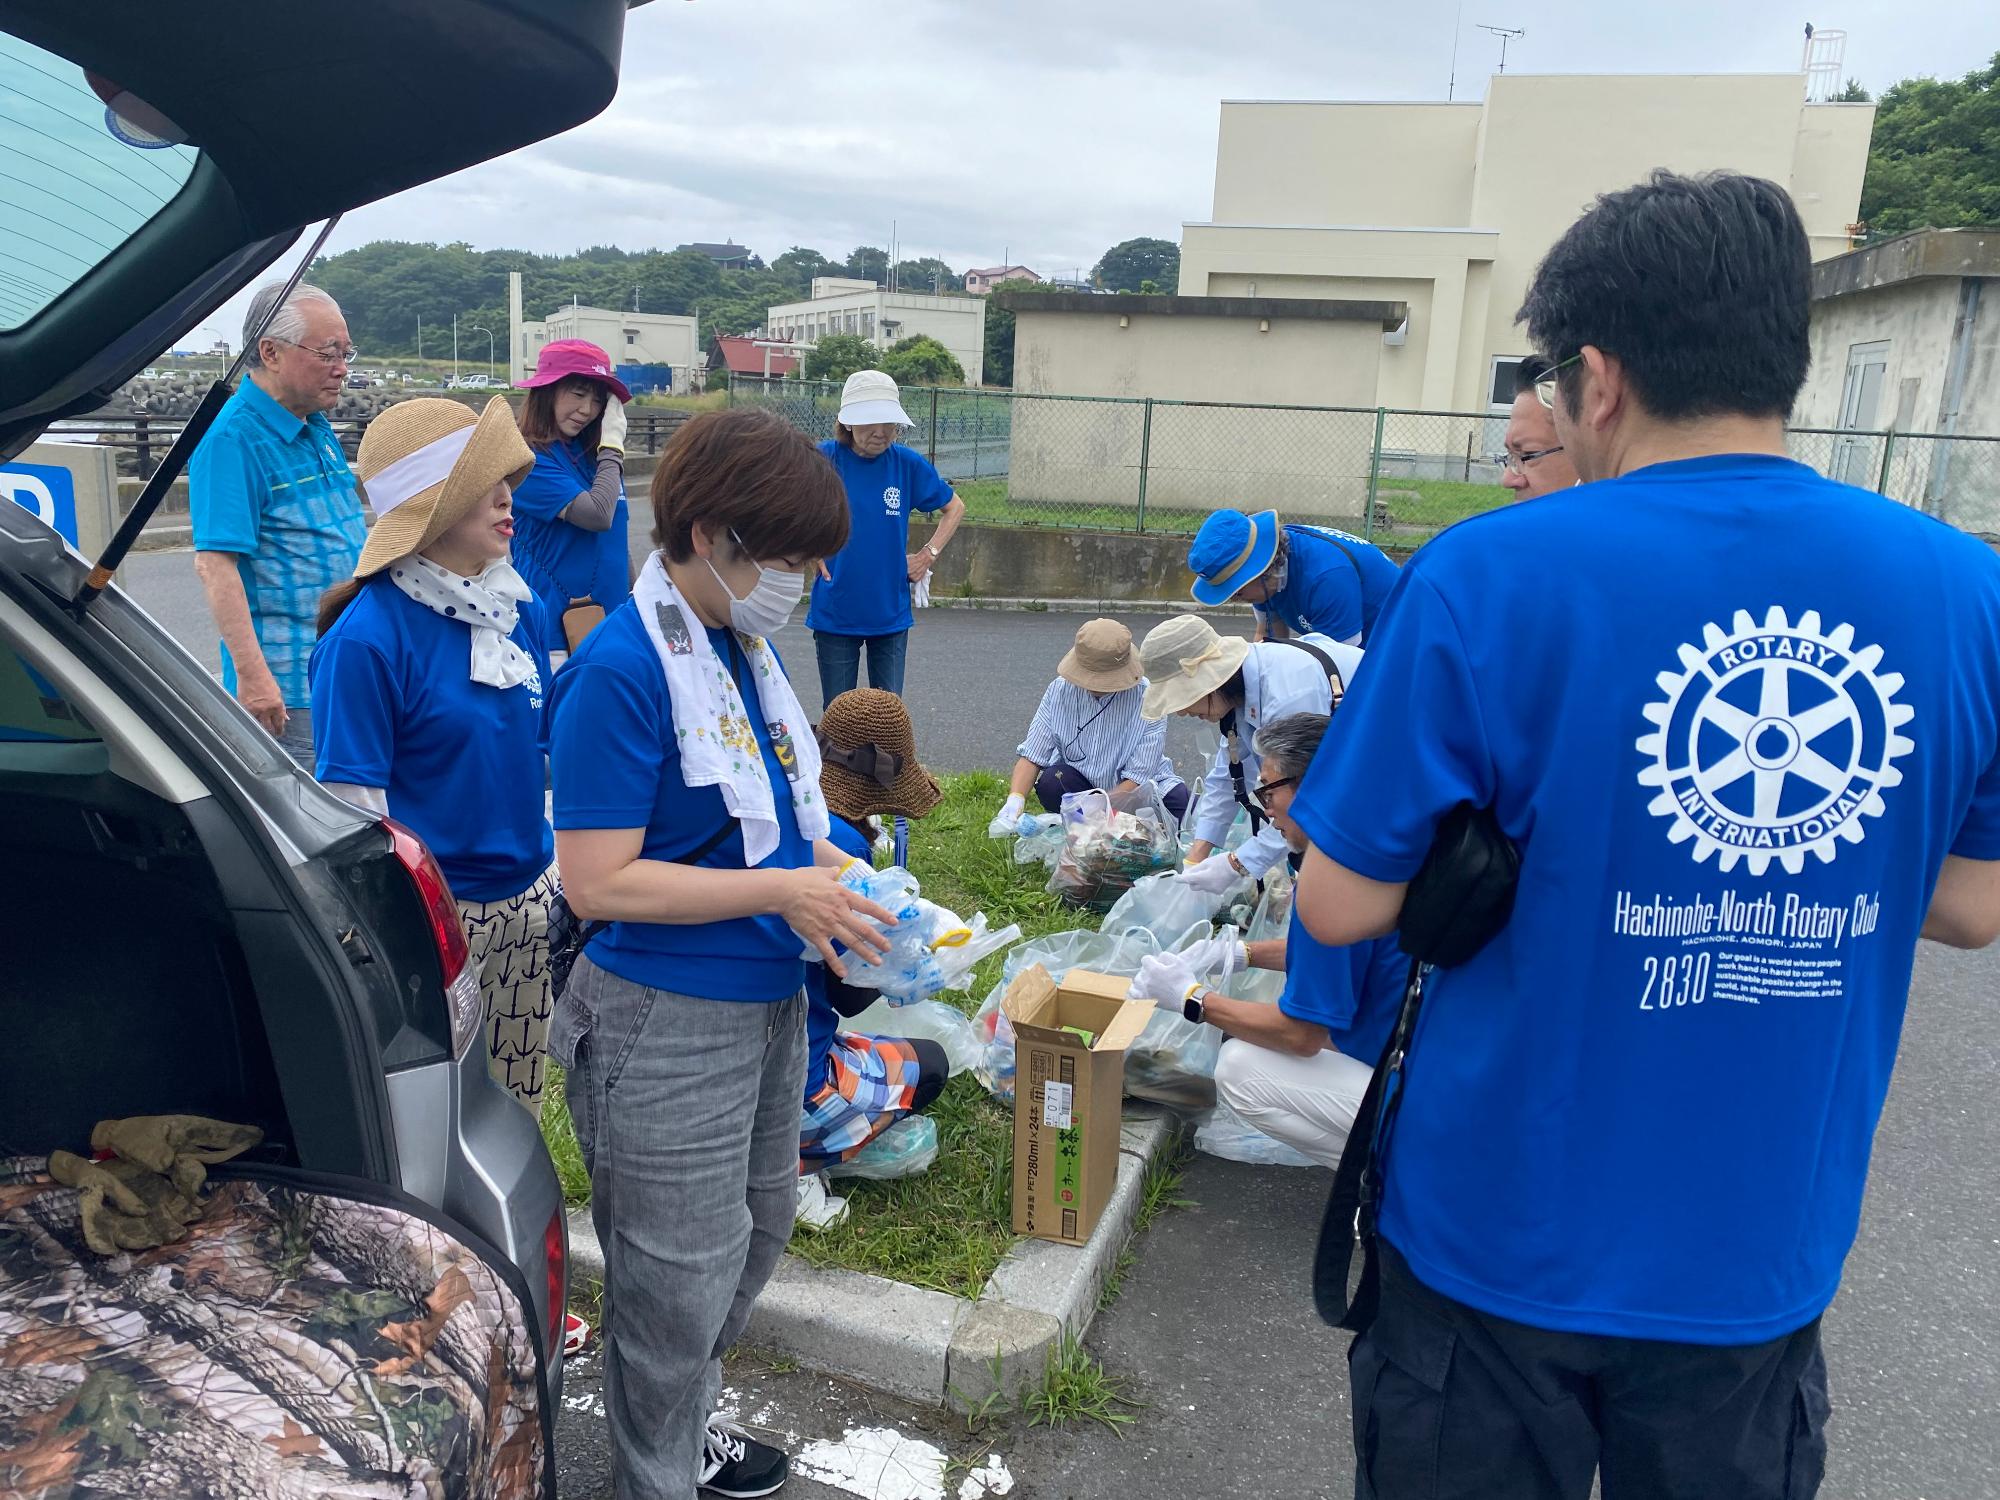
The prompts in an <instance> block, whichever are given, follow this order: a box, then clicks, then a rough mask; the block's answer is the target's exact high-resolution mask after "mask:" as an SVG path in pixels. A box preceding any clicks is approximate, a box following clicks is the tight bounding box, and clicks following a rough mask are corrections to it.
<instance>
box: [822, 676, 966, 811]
mask: <svg viewBox="0 0 2000 1500" xmlns="http://www.w3.org/2000/svg"><path fill="white" fill-rule="evenodd" d="M818 738H819V754H820V762H821V765H820V774H819V789H820V795H821V796H823V797H825V798H826V805H827V807H828V808H829V809H831V810H832V811H833V812H836V813H838V814H840V816H841V817H843V818H855V819H859V818H866V817H870V816H873V815H875V814H886V815H888V816H892V817H899V818H921V817H923V816H924V814H926V813H928V812H929V811H930V810H931V809H932V808H934V807H936V806H937V805H938V803H939V802H941V801H943V800H944V792H943V791H942V790H941V789H940V788H939V786H938V784H937V778H936V777H934V776H932V775H931V773H930V772H929V771H926V770H925V769H924V768H923V767H922V766H921V765H919V764H917V737H916V733H915V731H914V730H912V729H911V728H910V711H909V710H908V709H907V708H905V707H903V700H902V699H901V698H898V697H897V696H896V695H895V694H894V693H889V692H884V691H883V690H882V689H881V688H853V689H850V690H849V691H847V692H845V693H842V694H841V695H840V696H839V697H838V698H835V699H834V700H833V702H831V703H829V704H827V706H826V713H825V715H824V716H822V718H821V719H820V721H819V730H818Z"/></svg>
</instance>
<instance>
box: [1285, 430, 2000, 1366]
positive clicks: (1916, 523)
mask: <svg viewBox="0 0 2000 1500" xmlns="http://www.w3.org/2000/svg"><path fill="white" fill-rule="evenodd" d="M1996 640H2000V558H1996V557H1995V556H1994V554H1993V553H1992V552H1991V551H1990V550H1989V549H1988V548H1987V547H1986V545H1985V544H1984V543H1982V542H1980V541H1979V540H1978V539H1977V538H1975V537H1972V536H1968V535H1966V534H1965V533H1963V532H1959V531H1955V530H1953V529H1952V528H1950V527H1948V526H1945V525H1942V524H1941V523H1939V522H1937V521H1934V520H1932V519H1930V518H1929V517H1927V516H1924V515H1921V514H1919V513H1918V512H1916V511H1913V510H1910V509H1908V508H1907V507H1904V506H1901V505H1897V504H1895V503H1893V502H1891V501H1888V500H1885V499H1883V498H1881V497H1880V496H1877V495H1873V494H1869V493H1867V492H1866V491H1863V490H1857V489H1849V488H1847V487H1845V486H1842V485H1837V484H1833V483H1831V482H1829V481H1827V480H1824V479H1821V478H1819V477H1818V476H1817V475H1815V474H1814V473H1813V472H1812V471H1811V470H1809V469H1807V468H1805V467H1803V466H1801V465H1799V464H1795V463H1792V462H1790V461H1789V460H1787V459H1783V458H1777V457H1762V456H1755V455H1729V456H1721V457H1714V458H1698V459H1688V460H1683V461H1679V462H1673V463H1662V464H1655V465H1652V466H1650V467H1647V468H1643V469H1640V470H1637V471H1635V472H1634V473H1632V474H1629V475H1627V476H1625V477H1624V478H1622V479H1617V480H1613V481H1609V482H1605V483H1598V484H1591V485H1585V486H1582V487H1579V488H1576V489H1571V490H1565V491H1563V492H1561V493H1560V494H1556V495H1550V496H1547V497H1545V498H1543V499H1541V500H1537V501H1536V502H1535V503H1534V504H1533V505H1519V506H1513V507H1511V508H1509V509H1507V510H1503V511H1495V512H1493V513H1491V514H1489V515H1485V516H1481V517H1478V518H1475V519H1473V520H1471V521H1467V522H1464V523H1461V524H1460V525H1458V526H1455V527H1453V528H1452V529H1451V530H1450V531H1448V532H1446V533H1445V534H1444V535H1443V536H1441V537H1439V538H1438V539H1437V540H1435V541H1433V542H1432V543H1430V545H1428V546H1427V547H1425V548H1424V549H1423V551H1422V552H1420V553H1418V554H1417V556H1416V558H1415V559H1414V560H1413V561H1412V562H1411V563H1410V565H1409V566H1408V567H1406V568H1405V569H1404V570H1403V578H1402V582H1401V583H1400V584H1399V585H1398V587H1397V590H1396V592H1395V594H1394V596H1393V597H1392V598H1391V599H1390V601H1389V604H1388V607H1387V608H1386V610H1385V611H1384V612H1383V616H1382V622H1381V626H1380V628H1379V630H1378V631H1377V634H1376V636H1375V637H1374V639H1373V640H1372V641H1371V642H1370V643H1369V649H1368V654H1367V658H1366V660H1365V661H1364V662H1363V663H1362V665H1361V668H1360V671H1359V672H1358V674H1357V678H1356V681H1355V684H1354V687H1353V690H1352V691H1351V692H1350V693H1349V694H1348V697H1347V701H1346V702H1345V703H1343V704H1342V705H1341V709H1340V712H1339V713H1338V714H1337V715H1335V717H1334V721H1333V725H1332V728H1331V730H1330V731H1329V733H1328V737H1327V741H1326V744H1325V745H1324V747H1323V748H1322V749H1321V751H1320V753H1319V755H1318V757H1317V758H1316V759H1315V761H1314V763H1313V767H1312V770H1311V772H1310V773H1309V774H1308V775H1307V777H1306V779H1305V782H1304V783H1303V785H1302V786H1301V788H1300V791H1299V795H1298V798H1297V800H1296V802H1295V804H1294V811H1293V814H1292V815H1293V817H1294V818H1295V819H1296V820H1297V821H1298V822H1299V824H1300V825H1301V826H1302V827H1304V828H1305V829H1306V831H1307V833H1308V835H1309V836H1310V837H1311V839H1312V840H1313V842H1314V843H1315V844H1316V845H1317V846H1318V847H1319V848H1320V849H1321V850H1323V851H1324V852H1325V853H1326V854H1327V855H1328V856H1329V857H1330V858H1332V859H1333V860H1334V861H1336V862H1337V863H1339V864H1341V865H1344V866H1346V867H1347V868H1348V869H1350V870H1353V871H1355V872H1357V873H1358V874H1361V875H1364V876H1367V877H1369V878H1372V879H1376V880H1383V881H1403V880H1407V879H1409V878H1410V876H1411V875H1413V874H1414V873H1415V872H1416V870H1417V867H1418V865H1419V864H1420V862H1421V861H1422V859H1423V857H1424V853H1425V850H1426V848H1427V847H1428V846H1429V843H1430V840H1431V836H1432V833H1433V831H1434V829H1435V828H1436V826H1437V823H1438V820H1439V819H1440V818H1441V817H1442V816H1443V815H1444V814H1445V813H1446V812H1447V811H1448V810H1449V809H1451V808H1452V807H1453V806H1455V805H1456V804H1458V803H1460V802H1465V801H1469V802H1472V803H1474V804H1476V805H1479V806H1487V805H1492V806H1494V807H1495V808H1496V810H1497V814H1498V816H1499V819H1500V822H1501V824H1502V826H1503V827H1504V828H1505V829H1506V831H1507V833H1508V835H1509V836H1510V837H1511V838H1513V839H1514V840H1515V841H1516V842H1517V843H1518V844H1519V846H1520V848H1521V855H1522V868H1521V880H1520V889H1519V894H1518V897H1517V900H1516V902H1515V906H1514V914H1513V919H1512V921H1511V922H1510V923H1509V924H1508V926H1507V927H1506V929H1505V930H1504V931H1503V932H1502V933H1501V934H1500V935H1499V937H1498V938H1497V939H1495V940H1494V942H1493V943H1491V944H1490V945H1489V946H1488V947H1487V948H1486V949H1485V950H1484V951H1483V952H1482V953H1480V954H1479V955H1478V956H1477V957H1476V958H1474V959H1473V960H1472V961H1471V962H1469V963H1467V964H1466V965H1464V966H1463V967H1461V968H1458V969H1453V970H1450V971H1447V972H1443V973H1440V974H1438V975H1437V976H1436V977H1435V980H1434V982H1433V984H1432V985H1431V987H1430V989H1429V991H1428V993H1427V995H1426V999H1425V1004H1424V1011H1423V1015H1422V1018H1421V1020H1420V1021H1419V1023H1418V1033H1419V1034H1418V1035H1417V1037H1416V1038H1415V1040H1414V1044H1413V1046H1412V1049H1411V1053H1410V1063H1409V1069H1408V1073H1407V1093H1406V1095H1405V1102H1404V1105H1403V1109H1402V1114H1401V1117H1400V1119H1399V1120H1398V1122H1397V1126H1396V1135H1395V1141H1394V1145H1393V1148H1392V1150H1391V1153H1390V1160H1389V1165H1388V1175H1389V1182H1390V1186H1389V1190H1388V1194H1387V1206H1386V1211H1385V1216H1384V1218H1383V1221H1382V1231H1383V1233H1384V1235H1385V1236H1386V1237H1387V1238H1388V1239H1389V1240H1391V1241H1392V1242H1393V1243H1394V1244H1395V1245H1396V1247H1397V1248H1398V1249H1399V1250H1401V1251H1402V1253H1403V1254H1404V1255H1405V1256H1406V1257H1407V1258H1408V1260H1409V1262H1410V1265H1411V1267H1412V1269H1413V1270H1414V1271H1415V1272H1416V1274H1417V1276H1418V1277H1419V1278H1420V1279H1421V1280H1423V1281H1424V1282H1425V1283H1426V1284H1428V1285H1429V1286H1431V1287H1433V1288H1434V1289H1436V1290H1438V1291H1440V1292H1443V1293H1445V1294H1446V1295H1448V1296H1450V1297H1454V1298H1456V1299H1458V1300H1459V1301H1462V1302H1466V1303H1469V1304H1470V1305H1472V1306H1473V1307H1476V1308H1479V1309H1481V1310H1483V1311H1486V1312H1489V1313H1493V1314H1496V1315H1498V1316H1501V1317H1505V1318H1511V1319H1514V1320H1516V1321H1518V1322H1523V1323H1528V1324H1532V1325H1534V1326H1537V1327H1541V1328H1550V1329H1558V1330H1565V1331H1573V1332H1582V1333H1592V1334H1606V1335H1617V1336H1629V1337H1637V1338H1650V1339H1671V1340H1681V1341H1686V1342H1692V1343H1703V1344H1751V1343H1758V1342H1761V1341H1764V1340H1767V1339H1772V1338H1777V1337H1780V1336H1782V1335H1784V1334H1786V1333H1789V1332H1791V1331H1793V1330H1796V1329H1798V1328H1800V1327H1802V1326H1803V1325H1805V1324H1806V1323H1808V1322H1810V1321H1811V1320H1812V1319H1813V1318H1814V1317H1816V1316H1818V1315H1819V1313H1820V1312H1822V1311H1823V1310H1824V1309H1825V1308H1826V1306H1827V1304H1828V1302H1830V1301H1831V1300H1832V1297H1833V1294H1834V1291H1835V1288H1836V1286H1837V1285H1838V1282H1839V1279H1840V1268H1841V1262H1842V1260H1843V1259H1844V1258H1845V1256H1846V1254H1847V1251H1848V1248H1849V1246H1850V1245H1851V1244H1852V1243H1853V1240H1854V1234H1855V1230H1856V1228H1857V1225H1858V1223H1859V1219H1860V1213H1861V1199H1862V1190H1863V1187H1864V1186H1865V1183H1866V1179H1867V1174H1868V1157H1869V1150H1870V1146H1871V1144H1872V1141H1873V1136H1874V1132H1875V1123H1876V1120H1877V1118H1878V1117H1879V1115H1880V1113H1881V1110H1882V1102H1883V1098H1884V1096H1885V1095H1886V1093H1887V1091H1888V1087H1889V1074H1890V1069H1891V1067H1892V1065H1893V1064H1894V1061H1895V1055H1896V1046H1897V1041H1898V1038H1899V1035H1900V1032H1901V1027H1902V1020H1903V1007H1904V1003H1905V998H1906V996H1907V994H1908V991H1909V985H1910V969H1911V964H1912V961H1913V954H1914V950H1915V947H1916V940H1917V933H1918V929H1919V927H1920V926H1921V924H1922V921H1923V917H1924V913H1925V909H1926V908H1927V906H1928V905H1929V903H1930V899H1931V893H1932V890H1933V888H1934V886H1935V883H1936V879H1937V873H1938V869H1939V867H1940V865H1941V864H1942V862H1943V860H1944V858H1945V856H1946V854H1947V853H1956V854H1960V855H1964V856H1966V857H1969V858H1973V859H1982V860H1990V859H1996V858H2000V767H1996V764H1995V754H1996V749H2000V652H1996V651H1995V648H1994V643H1995V641H1996ZM1360 799H1365V800H1366V802H1367V805H1368V807H1369V809H1370V816H1369V817H1368V818H1367V819H1366V820H1365V821H1360V820H1355V819H1352V818H1342V817H1340V816H1339V812H1340V809H1342V808H1347V807H1352V806H1354V805H1355V803H1356V801H1357V800H1360Z"/></svg>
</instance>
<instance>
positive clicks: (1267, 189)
mask: <svg viewBox="0 0 2000 1500" xmlns="http://www.w3.org/2000/svg"><path fill="white" fill-rule="evenodd" d="M1873 123H1874V106H1873V105H1868V104H1808V103H1806V102H1805V82H1804V78H1803V75H1801V74H1797V73H1780V74H1713V75H1686V76H1645V75H1634V76H1576V77H1560V76H1539V77H1538V76H1533V75H1523V74H1506V75H1502V76H1499V77H1495V78H1493V79H1491V80H1490V81H1489V86H1488V90H1487V97H1486V99H1485V100H1484V102H1480V103H1466V104H1364V103H1347V102H1319V101H1275V100H1228V101H1225V102H1224V103H1223V105H1222V120H1221V130H1220V135H1219V139H1218V144H1217V149H1216V167H1215V198H1214V204H1213V211H1212V213H1211V216H1210V217H1209V218H1208V219H1205V220H1201V221H1197V222H1191V223H1188V224H1186V225H1185V226H1184V227H1183V233H1182V240H1181V271H1180V292H1181V294H1182V295H1183V296H1208V297H1259V298H1265V297H1299V298H1344V299H1359V300H1368V301H1394V302H1401V303H1405V304H1407V306H1408V308H1409V321H1408V324H1407V326H1406V327H1405V328H1403V329H1402V330H1400V331H1398V332H1394V333H1391V334H1388V335H1386V336H1385V337H1384V339H1383V349H1382V358H1381V365H1380V373H1379V382H1378V385H1377V388H1376V392H1375V395H1374V398H1373V399H1372V400H1370V401H1368V402H1367V403H1366V404H1369V405H1376V404H1380V405H1383V406H1387V407H1391V408H1414V409H1424V410H1458V411H1468V410H1471V411H1477V410H1481V409H1484V408H1487V407H1489V406H1492V405H1505V404H1506V402H1507V401H1508V400H1511V398H1512V390H1511V385H1510V382H1511V380H1512V366H1513V364H1514V362H1515V361H1517V360H1518V359H1519V358H1520V356H1521V355H1523V354H1525V353H1526V352H1527V342H1526V335H1525V333H1524V332H1523V330H1521V329H1520V328H1519V327H1518V326H1517V325H1516V324H1515V322H1514V314H1515V312H1516V310H1517V309H1518V308H1519V307H1520V305H1521V300H1522V297H1523V295H1524V294H1525V292H1526V290H1527V287H1528V283H1529V281H1530V279H1531V277H1532V276H1533V273H1534V269H1535V266H1536V264H1537V263H1538V262H1539V261H1540V259H1541V257H1542V255H1543V253H1544V252H1545V251H1546V250H1547V249H1548V247H1549V246H1550V245H1551V244H1552V243H1553V242H1554V241H1555V239H1556V238H1557V236H1559V235H1560V234H1561V233H1562V231H1563V230H1564V229H1565V228H1567V227H1568V226H1569V225H1570V224H1571V223H1572V222H1574V221H1575V219H1576V218H1577V216H1578V215H1579V214H1580V213H1582V212H1583V210H1584V209H1585V208H1586V207H1588V206H1589V204H1590V202H1591V200H1592V199H1593V198H1594V197H1595V196H1596V195H1597V194H1598V193H1601V192H1606V191H1609V190H1612V189H1616V188H1621V187H1626V186H1629V185H1630V184H1632V183H1634V182H1637V181H1639V180H1641V179H1642V178H1644V177H1645V176H1646V175H1647V173H1649V172H1650V171H1652V170H1653V169H1654V168H1656V167H1667V168H1671V169H1673V170H1675V171H1680V172H1698V171H1705V170H1710V169H1715V168H1728V169H1731V170H1735V171H1741V172H1748V173H1753V174H1755V175H1757V176H1760V177H1768V178H1771V179H1772V180H1774V181H1776V182H1779V183H1781V184H1783V185H1784V186H1785V187H1786V188H1788V189H1789V190H1790V192H1791V194H1792V197H1793V199H1794V201H1795V202H1796V203H1797V204H1798V207H1799V212H1800V214H1801V216H1802V217H1803V218H1804V220H1805V223H1806V228H1807V230H1808V232H1809V233H1810V234H1811V236H1812V245H1813V254H1814V257H1815V258H1816V259H1817V258H1821V257H1825V256H1831V255H1837V254H1840V253H1842V252H1844V251H1845V250H1847V249H1848V246H1849V239H1848V226H1849V225H1850V224H1851V223H1852V222H1853V221H1854V220H1855V219H1856V218H1857V217H1858V210H1859V205H1860V198H1861V178H1862V173H1863V171H1864V169H1865V167H1866V165H1867V156H1868V138H1869V133H1870V131H1871V129H1872V127H1873ZM1019 357H1020V356H1019V354H1018V352H1017V354H1016V359H1017V361H1018V359H1019ZM1159 394H1166V392H1165V391H1161V392H1160V393H1159Z"/></svg>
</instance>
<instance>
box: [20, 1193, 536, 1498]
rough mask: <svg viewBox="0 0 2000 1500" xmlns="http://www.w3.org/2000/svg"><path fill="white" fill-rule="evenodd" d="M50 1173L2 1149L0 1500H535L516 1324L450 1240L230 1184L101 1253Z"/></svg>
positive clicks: (400, 1222) (528, 1398)
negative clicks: (176, 1220)
mask: <svg viewBox="0 0 2000 1500" xmlns="http://www.w3.org/2000/svg"><path fill="white" fill-rule="evenodd" d="M42 1165H43V1163H41V1162H39V1161H23V1160H19V1159H16V1160H12V1161H0V1496H16V1495H18V1496H29V1497H36V1500H71V1497H74V1500H83V1497H86V1496H89V1497H97V1496H107V1497H108V1496H162V1497H164V1496H175V1497H182V1496H215V1497H225V1500H252V1497H255V1500H266V1497H275V1500H293V1497H297V1500H305V1497H308V1496H311V1497H322V1496H325V1497H341V1500H374V1497H378V1496H381V1497H387V1496H396V1497H425V1500H443V1497H453V1500H456V1497H461V1496H462V1497H478V1500H485V1497H492V1500H510V1497H515V1496H531V1495H540V1494H541V1493H542V1488H543V1480H544V1472H545V1464H544V1459H545V1454H544V1435H543V1424H542V1411H541V1406H542V1398H541V1387H540V1385H539V1383H538V1381H537V1378H536V1366H535V1350H534V1335H533V1333H532V1331H531V1330H530V1328H529V1325H528V1321H527V1319H528V1317H529V1316H531V1315H530V1314H529V1313H528V1312H527V1311H526V1310H525V1309H524V1308H523V1307H522V1306H521V1305H520V1303H519V1301H518V1299H517V1298H516V1297H515V1296H514V1294H513V1293H512V1292H511V1291H510V1290H509V1289H508V1286H507V1284H506V1283H505V1282H504V1281H502V1280H501V1279H500V1277H499V1276H498V1275H496V1274H495V1273H494V1271H493V1270H492V1269H490V1268H489V1267H488V1266H487V1265H486V1264H485V1263H484V1262H483V1261H481V1260H480V1258H479V1257H478V1256H477V1255H476V1254H474V1253H473V1252H472V1251H471V1250H470V1249H468V1248H467V1247H466V1246H464V1245H463V1244H461V1243H459V1242H458V1241H457V1240H455V1239H454V1238H452V1236H450V1235H449V1234H447V1233H446V1232H444V1231H443V1230H441V1229H438V1228H436V1227H434V1226H433V1225H431V1224H428V1223H426V1222H425V1221H423V1220H422V1219H420V1218H417V1217H415V1216H413V1215H411V1214H407V1213H403V1212H399V1211H398V1210H396V1209H393V1208H384V1207H378V1206H374V1205H371V1204H366V1203H358V1202H353V1201H350V1200H347V1199H342V1198H337V1197H332V1196H328V1195H325V1194H322V1193H315V1192H310V1191H306V1190H303V1189H300V1188H296V1187H292V1186H289V1185H278V1184H272V1183H266V1182H253V1181H243V1180H229V1181H220V1182H216V1183H214V1184H213V1185H212V1187H211V1190H210V1194H209V1197H208V1200H207V1202H206V1203H205V1204H204V1206H203V1213H202V1216H201V1218H200V1219H198V1220H197V1221H196V1222H194V1223H193V1224H191V1225H189V1226H188V1233H187V1237H186V1238H185V1239H183V1240H181V1241H180V1242H179V1243H177V1244H173V1245H168V1246H165V1247H163V1248H160V1249H156V1250H146V1251H139V1252H133V1253H127V1254H121V1255H115V1256H109V1257H106V1256H100V1255H97V1254H95V1253H93V1252H91V1251H90V1250H88V1249H86V1248H85V1246H84V1243H83V1235H82V1229H81V1226H80V1224H79V1223H78V1216H77V1201H76V1200H77V1194H76V1192H75V1191H74V1190H73V1189H70V1188H66V1187H62V1186H60V1185H59V1184H57V1183H55V1182H52V1181H50V1180H49V1179H48V1178H47V1177H46V1176H45V1175H42V1173H41V1172H40V1170H39V1168H40V1167H41V1166H42ZM550 1500H553V1497H550Z"/></svg>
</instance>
